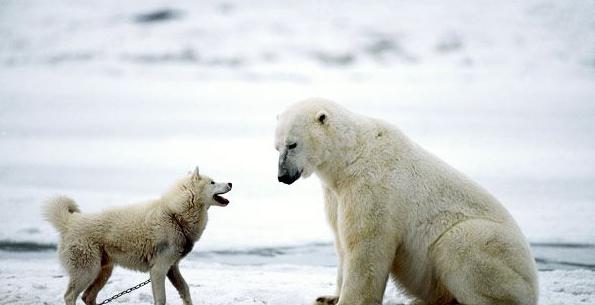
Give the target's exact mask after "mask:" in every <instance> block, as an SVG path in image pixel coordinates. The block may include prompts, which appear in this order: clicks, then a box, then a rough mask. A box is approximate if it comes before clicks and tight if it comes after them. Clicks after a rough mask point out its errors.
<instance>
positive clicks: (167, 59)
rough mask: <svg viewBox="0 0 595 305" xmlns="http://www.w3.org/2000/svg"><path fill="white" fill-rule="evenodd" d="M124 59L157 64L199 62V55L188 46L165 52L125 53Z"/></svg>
mask: <svg viewBox="0 0 595 305" xmlns="http://www.w3.org/2000/svg"><path fill="white" fill-rule="evenodd" d="M122 58H123V59H125V60H128V61H133V62H137V63H147V64H157V63H171V62H184V63H190V62H198V60H199V56H198V54H196V52H195V51H194V49H191V48H187V49H183V50H180V51H172V52H163V53H142V54H125V55H123V56H122Z"/></svg>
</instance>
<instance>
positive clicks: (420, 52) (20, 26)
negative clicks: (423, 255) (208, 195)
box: [0, 0, 595, 304]
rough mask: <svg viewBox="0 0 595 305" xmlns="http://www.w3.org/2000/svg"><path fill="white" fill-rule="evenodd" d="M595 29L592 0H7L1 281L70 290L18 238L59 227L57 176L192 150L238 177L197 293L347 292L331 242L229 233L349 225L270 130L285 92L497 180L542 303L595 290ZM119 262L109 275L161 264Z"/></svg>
mask: <svg viewBox="0 0 595 305" xmlns="http://www.w3.org/2000/svg"><path fill="white" fill-rule="evenodd" d="M148 15H152V16H158V17H153V21H149V22H147V21H146V19H147V18H146V16H148ZM143 16H144V20H145V21H143ZM159 16H161V18H162V19H161V20H155V19H159ZM149 19H150V18H149ZM594 33H595V2H593V1H557V2H556V1H547V0H526V1H514V0H507V1H497V2H494V1H473V2H469V1H462V0H455V1H448V2H444V1H430V0H423V1H415V2H405V1H374V2H369V1H368V2H357V1H339V0H328V1H314V0H308V1H292V2H291V3H289V4H287V3H285V2H279V1H272V0H258V1H250V2H245V1H234V0H230V1H200V2H187V1H165V0H148V1H124V2H123V1H118V0H105V1H71V0H55V1H51V2H49V1H43V0H28V1H19V0H6V1H0V211H1V212H0V289H5V290H0V302H4V303H11V302H17V304H18V302H21V304H29V303H42V302H44V301H45V300H46V299H47V302H48V303H52V304H53V303H57V302H58V301H59V299H60V297H59V296H60V295H61V293H62V292H61V291H62V289H63V286H64V281H65V278H64V277H59V278H54V277H53V276H57V275H61V274H62V273H61V271H60V269H59V267H58V265H57V262H55V260H54V259H53V258H51V256H49V255H48V254H47V253H44V252H17V253H13V252H7V251H4V250H6V249H7V248H8V246H9V245H10V242H16V243H17V244H18V243H25V242H32V243H33V246H32V248H31V249H34V248H35V249H37V248H44V247H46V246H48V245H49V246H50V247H51V246H52V245H55V243H56V242H57V238H58V236H57V234H56V232H55V231H54V230H53V229H52V228H51V227H50V226H49V225H48V224H47V223H45V222H43V221H42V219H41V216H40V213H39V210H40V206H41V204H42V203H43V201H44V200H45V199H46V198H48V197H49V196H52V195H55V194H57V193H62V194H67V195H69V196H71V197H73V198H74V199H75V200H76V201H77V202H78V203H79V205H80V206H81V209H82V210H83V211H89V212H93V211H99V210H101V209H103V208H106V207H111V206H116V205H123V204H127V203H132V202H136V201H141V200H146V199H150V198H155V197H156V196H159V195H160V194H161V193H162V192H163V191H164V190H165V189H166V188H167V187H168V186H169V185H170V184H171V183H173V181H175V180H176V179H178V178H179V177H180V176H181V175H184V174H185V173H186V172H187V171H188V170H189V169H191V168H193V167H194V166H195V165H199V166H200V168H201V172H202V173H205V174H208V175H210V176H212V177H213V178H215V179H216V180H220V181H231V182H233V184H234V189H233V191H232V192H231V193H230V195H229V197H230V199H231V204H230V205H229V206H228V207H225V208H213V209H212V210H211V211H210V220H209V224H208V226H207V231H206V232H205V235H204V236H203V239H202V240H201V241H200V242H199V243H198V247H199V250H198V253H199V254H200V253H209V254H208V257H205V256H200V255H198V254H197V255H198V256H196V255H195V256H191V257H189V258H188V260H187V262H185V264H186V265H185V267H184V268H186V270H188V275H189V279H190V280H191V282H193V283H196V285H203V286H196V287H193V293H194V299H195V301H196V302H203V303H207V302H208V303H226V302H227V303H231V301H230V300H234V303H238V302H240V303H242V302H251V303H260V301H263V302H266V303H281V302H283V303H292V304H293V303H295V304H297V303H300V304H303V303H304V302H306V303H309V302H310V301H311V300H312V299H313V298H314V297H315V296H317V295H318V294H319V293H325V294H328V293H330V292H332V282H333V278H334V275H333V273H334V271H333V268H332V267H331V266H332V264H334V260H333V259H332V252H331V253H330V254H329V253H327V254H326V255H323V256H316V257H315V258H312V257H310V258H308V257H307V254H300V255H294V256H291V259H289V258H288V257H287V256H282V258H281V257H279V256H266V255H264V256H263V255H257V256H248V257H240V258H238V257H237V256H232V257H234V259H233V260H231V261H230V258H229V257H230V256H229V255H227V253H236V252H238V251H239V252H242V251H247V252H250V251H253V249H263V248H266V249H269V250H270V251H272V252H273V253H276V252H277V251H280V250H279V249H286V248H287V247H290V248H292V249H293V248H294V247H295V248H296V249H308V247H305V248H304V246H303V245H311V244H323V245H328V243H329V242H330V240H331V232H330V230H329V229H328V226H327V224H326V223H325V219H324V212H323V207H322V195H321V192H320V187H319V184H318V181H317V180H316V178H310V179H308V180H303V181H302V180H300V181H298V182H297V183H295V184H294V185H292V186H291V187H287V186H285V185H282V184H279V183H278V182H277V179H276V164H277V161H276V160H277V155H276V152H275V150H274V149H273V131H274V126H275V116H276V114H277V113H279V112H281V111H282V110H283V109H284V108H285V107H286V106H287V105H289V104H290V103H292V102H294V101H296V100H299V99H303V98H305V97H310V96H323V97H327V98H331V99H334V100H336V101H339V102H341V103H342V104H344V105H345V106H347V107H349V108H350V109H352V110H354V111H357V112H360V113H363V114H366V115H370V116H375V117H379V118H382V119H385V120H387V121H390V122H393V123H395V124H397V125H398V126H399V127H400V128H401V129H403V131H405V132H406V133H407V134H408V135H409V136H410V137H411V138H413V139H414V140H415V141H417V142H419V143H420V144H421V145H422V146H424V147H426V148H428V149H429V150H430V151H432V152H433V153H435V154H436V155H438V156H439V157H441V158H443V159H445V160H446V161H447V162H449V163H450V164H452V165H453V166H455V167H456V168H458V169H459V170H461V171H462V172H464V173H465V174H467V175H468V176H470V177H471V178H473V179H474V180H476V181H478V182H479V183H480V184H481V185H482V186H484V187H485V188H486V189H488V190H489V191H490V192H491V193H493V194H494V195H495V196H496V197H497V198H499V199H500V200H501V201H502V203H503V204H504V205H505V206H506V207H507V208H508V209H509V210H510V211H511V213H512V215H513V216H514V217H515V219H516V220H517V221H518V222H519V225H520V226H521V228H522V230H523V232H524V233H525V234H526V236H527V238H528V239H529V241H530V242H531V243H532V248H533V251H534V253H535V256H536V258H537V260H538V262H539V265H540V269H541V271H540V278H541V285H542V288H543V289H542V300H543V303H542V304H582V303H581V302H583V301H582V300H583V299H584V302H583V303H585V304H586V303H593V298H592V296H591V294H592V293H594V292H595V288H593V278H594V277H593V270H595V267H594V266H595V257H594V256H593V255H594V254H593V253H595V251H593V249H594V248H595V246H594V245H595V222H593V219H595V167H593V166H591V165H592V164H595V138H594V137H593V134H594V133H595V103H593V101H595V85H594V84H595V34H594ZM36 244H37V246H35V245H36ZM2 249H4V250H2ZM203 251H206V252H203ZM195 252H196V251H195ZM257 252H258V251H257ZM298 252H299V251H298ZM242 253H244V252H242ZM205 255H206V254H205ZM221 256H223V257H225V259H222V258H221ZM206 258H208V263H206V262H204V260H205V259H206ZM306 262H307V263H306ZM256 263H258V264H259V265H258V266H256V265H255V264H256ZM118 272H120V273H116V274H115V275H114V279H113V282H112V283H110V285H109V286H108V288H106V291H105V292H104V294H105V295H107V294H108V293H112V292H116V291H117V290H121V289H124V288H127V287H128V286H131V285H132V284H134V282H140V281H141V280H142V279H143V278H144V275H140V274H136V273H130V272H126V271H118ZM17 279H18V281H17ZM124 279H125V280H124ZM41 280H43V281H41ZM131 280H134V281H131ZM137 280H138V281H137ZM42 282H43V283H42ZM232 283H233V285H232ZM207 287H208V288H209V289H206V288H207ZM110 289H111V290H110ZM391 289H392V288H391ZM31 291H35V293H33V294H32V293H31ZM169 295H170V300H174V302H175V301H176V300H177V299H176V294H175V293H171V292H170V294H169ZM36 296H39V299H33V298H35V297H36ZM141 296H142V297H141ZM19 298H20V301H19V300H18V299H19ZM131 298H132V299H130V300H132V301H133V302H141V303H142V302H144V303H150V294H149V293H148V291H147V290H146V289H145V292H144V294H143V293H136V294H134V295H133V296H131ZM254 298H256V299H254ZM42 299H43V300H42ZM404 301H405V299H404V298H401V297H400V295H399V294H398V293H397V292H394V291H392V292H391V291H389V292H388V294H387V303H388V304H398V303H401V302H404Z"/></svg>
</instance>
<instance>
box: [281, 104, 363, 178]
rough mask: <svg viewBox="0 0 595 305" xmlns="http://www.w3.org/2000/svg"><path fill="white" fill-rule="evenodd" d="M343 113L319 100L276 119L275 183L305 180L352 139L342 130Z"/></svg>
mask: <svg viewBox="0 0 595 305" xmlns="http://www.w3.org/2000/svg"><path fill="white" fill-rule="evenodd" d="M347 113H348V112H347V110H345V109H344V108H342V107H341V106H339V105H337V104H335V103H333V102H331V101H328V100H323V99H308V100H304V101H301V102H298V103H296V104H294V105H292V106H290V107H289V108H288V109H287V110H285V111H284V112H283V113H281V114H280V115H278V116H277V129H276V132H275V148H276V149H277V151H278V152H279V172H278V179H279V182H283V183H285V184H292V183H293V182H295V181H296V180H297V179H299V178H300V177H302V176H303V177H304V178H307V177H309V176H310V175H311V174H312V173H313V172H315V171H316V170H318V169H320V168H321V167H322V166H324V165H325V164H326V165H328V164H329V163H332V162H329V161H332V160H334V159H336V156H337V149H340V148H341V147H345V145H347V144H348V142H351V139H350V138H352V137H351V136H350V132H349V131H348V130H347V129H346V128H345V126H346V125H345V117H346V114H347Z"/></svg>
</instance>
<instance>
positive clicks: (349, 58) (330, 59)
mask: <svg viewBox="0 0 595 305" xmlns="http://www.w3.org/2000/svg"><path fill="white" fill-rule="evenodd" d="M313 56H314V58H315V59H317V60H318V62H320V63H322V64H324V65H327V66H348V65H352V64H353V63H355V60H356V57H355V55H354V54H352V53H348V52H346V53H330V52H324V51H317V52H314V53H313Z"/></svg>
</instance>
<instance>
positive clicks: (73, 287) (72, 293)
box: [64, 264, 100, 305]
mask: <svg viewBox="0 0 595 305" xmlns="http://www.w3.org/2000/svg"><path fill="white" fill-rule="evenodd" d="M99 270H100V267H99V264H97V266H94V267H89V268H87V269H80V270H76V271H74V272H71V273H70V280H69V282H68V288H67V289H66V293H65V294H64V302H65V303H66V305H75V304H76V298H77V297H78V296H79V294H81V292H83V290H85V288H87V287H89V285H91V283H92V282H93V280H94V279H95V278H96V277H97V275H98V274H99Z"/></svg>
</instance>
